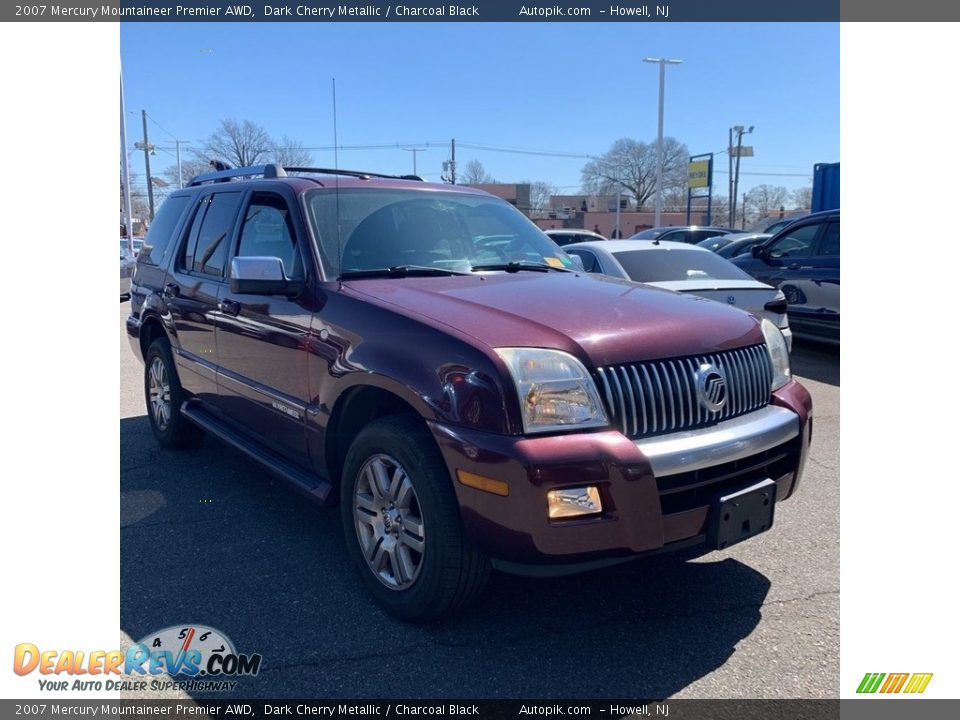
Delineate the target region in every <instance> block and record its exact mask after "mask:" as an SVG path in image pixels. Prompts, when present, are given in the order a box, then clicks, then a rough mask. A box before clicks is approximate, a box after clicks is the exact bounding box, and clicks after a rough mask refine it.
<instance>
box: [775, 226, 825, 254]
mask: <svg viewBox="0 0 960 720" xmlns="http://www.w3.org/2000/svg"><path fill="white" fill-rule="evenodd" d="M819 230H820V225H817V224H814V225H804V226H803V227H799V228H797V229H796V230H792V231H790V232H789V233H787V234H786V235H784V236H783V237H782V238H780V239H779V240H777V241H776V242H774V243H773V244H772V245H770V248H769V254H770V257H771V258H807V257H810V254H811V253H810V249H811V248H812V247H813V241H814V240H815V239H816V237H817V232H818V231H819Z"/></svg>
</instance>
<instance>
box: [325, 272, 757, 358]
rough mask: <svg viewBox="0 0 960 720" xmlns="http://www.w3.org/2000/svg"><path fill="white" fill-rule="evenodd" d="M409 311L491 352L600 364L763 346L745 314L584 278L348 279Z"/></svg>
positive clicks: (353, 288) (352, 286) (356, 288)
mask: <svg viewBox="0 0 960 720" xmlns="http://www.w3.org/2000/svg"><path fill="white" fill-rule="evenodd" d="M343 286H344V289H345V291H346V292H351V293H359V294H361V295H364V296H366V297H367V298H368V299H370V300H373V301H378V302H379V303H380V304H382V305H383V306H385V307H388V308H389V309H391V310H393V311H395V312H400V313H402V314H405V315H408V316H412V317H418V318H420V319H427V320H429V321H431V322H432V324H434V325H435V326H438V327H439V326H447V327H450V328H455V329H456V330H458V331H460V332H462V333H465V334H467V335H469V336H471V337H473V338H474V339H476V340H477V341H478V342H481V343H483V344H485V345H487V346H489V347H493V348H495V347H543V348H554V349H557V350H563V351H565V352H568V353H571V354H573V355H575V356H579V357H581V358H582V359H583V358H584V356H586V359H589V360H590V361H591V362H592V363H593V365H594V366H600V365H612V364H618V363H626V362H638V361H642V360H653V359H657V358H667V357H676V356H682V355H695V354H700V353H707V352H717V351H720V350H728V349H731V348H735V347H742V346H744V345H751V344H756V343H761V342H763V335H762V333H761V332H760V326H759V324H758V322H757V320H756V319H755V318H753V317H752V316H750V315H748V314H747V313H745V312H742V311H740V310H736V309H734V308H729V307H725V306H724V305H721V304H719V303H716V302H713V301H711V300H705V299H703V298H700V297H696V296H694V295H679V294H676V293H672V292H668V291H665V290H660V289H657V288H652V287H649V286H646V285H639V284H637V283H631V282H627V281H623V280H618V279H616V278H611V277H606V276H593V275H586V274H582V273H540V272H518V273H486V274H475V275H463V276H454V277H426V278H424V277H419V278H417V277H408V278H389V279H380V278H377V279H366V280H350V281H345V282H344V283H343Z"/></svg>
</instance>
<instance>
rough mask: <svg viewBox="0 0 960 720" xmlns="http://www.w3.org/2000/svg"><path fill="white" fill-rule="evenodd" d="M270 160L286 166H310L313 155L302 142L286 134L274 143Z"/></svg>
mask: <svg viewBox="0 0 960 720" xmlns="http://www.w3.org/2000/svg"><path fill="white" fill-rule="evenodd" d="M272 160H273V162H275V163H277V164H278V165H283V166H286V167H310V166H311V165H312V164H313V156H312V155H311V154H310V151H309V150H306V149H305V148H304V147H303V143H302V142H300V141H299V140H293V139H291V138H289V137H287V136H286V135H284V136H283V137H282V138H281V139H280V142H278V143H274V145H273V149H272Z"/></svg>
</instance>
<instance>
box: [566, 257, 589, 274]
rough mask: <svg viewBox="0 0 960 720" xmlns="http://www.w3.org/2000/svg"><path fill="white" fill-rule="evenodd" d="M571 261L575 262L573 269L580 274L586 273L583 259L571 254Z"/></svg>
mask: <svg viewBox="0 0 960 720" xmlns="http://www.w3.org/2000/svg"><path fill="white" fill-rule="evenodd" d="M569 257H570V259H571V260H573V267H574V268H575V269H576V270H579V271H580V272H586V268H584V267H583V258H582V257H580V256H579V255H575V254H573V253H570V255H569Z"/></svg>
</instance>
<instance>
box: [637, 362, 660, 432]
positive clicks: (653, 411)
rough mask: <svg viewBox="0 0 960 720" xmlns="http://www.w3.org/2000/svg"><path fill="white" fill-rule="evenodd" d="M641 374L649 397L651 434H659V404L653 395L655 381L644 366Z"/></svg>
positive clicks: (645, 391) (645, 392)
mask: <svg viewBox="0 0 960 720" xmlns="http://www.w3.org/2000/svg"><path fill="white" fill-rule="evenodd" d="M640 372H642V373H643V387H644V394H645V395H646V396H647V400H648V402H647V407H648V408H650V432H651V433H655V432H657V404H656V402H655V400H654V395H653V381H652V380H651V379H650V373H649V372H647V368H646V367H644V366H643V365H641V366H640Z"/></svg>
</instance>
